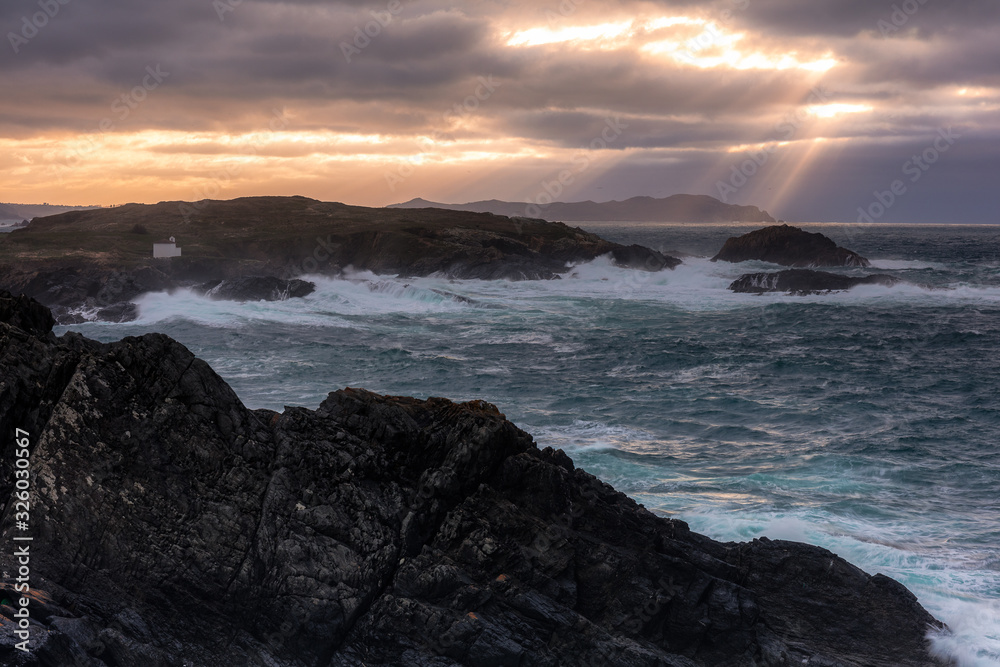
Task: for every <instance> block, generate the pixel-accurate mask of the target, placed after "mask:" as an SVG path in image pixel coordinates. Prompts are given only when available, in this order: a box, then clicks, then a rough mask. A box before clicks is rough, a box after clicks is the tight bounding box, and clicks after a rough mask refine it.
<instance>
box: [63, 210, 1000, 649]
mask: <svg viewBox="0 0 1000 667" xmlns="http://www.w3.org/2000/svg"><path fill="white" fill-rule="evenodd" d="M576 224H578V225H579V226H581V227H582V228H584V229H586V230H588V231H593V232H596V233H598V234H601V235H602V236H604V237H605V238H608V239H610V240H613V241H618V242H622V243H639V244H642V245H646V246H649V247H652V248H656V249H659V250H663V251H666V252H676V253H679V254H681V255H682V256H683V260H684V263H683V264H682V265H680V266H679V267H678V268H676V269H675V270H673V271H663V272H659V273H646V272H641V271H631V270H625V269H620V268H617V267H615V266H613V265H612V264H611V262H610V261H608V260H607V259H604V258H601V259H598V260H596V261H593V262H590V263H587V264H583V265H579V266H575V267H573V268H572V269H571V270H570V271H569V272H568V273H567V274H566V275H565V276H564V277H563V278H562V279H560V280H548V281H524V282H510V281H478V280H449V279H447V278H442V277H428V278H416V279H414V278H406V279H402V278H397V277H394V276H390V275H373V274H371V273H366V272H362V271H357V272H349V273H348V274H347V275H346V276H345V277H344V278H339V279H332V278H325V277H312V278H311V279H312V280H314V281H315V283H316V284H317V290H316V292H315V293H314V294H312V295H311V296H308V297H306V298H304V299H292V300H288V301H283V302H274V303H266V302H257V303H233V302H222V301H210V300H207V299H204V298H201V297H199V296H196V295H194V294H192V293H190V292H187V291H183V290H182V291H177V292H174V293H172V294H167V293H162V294H149V295H146V296H144V297H143V298H142V299H141V301H140V303H139V306H140V317H139V319H138V320H137V321H135V322H132V323H128V324H83V325H76V326H73V327H59V328H58V329H57V333H58V332H62V331H66V330H69V329H72V330H75V331H79V332H82V333H83V334H85V335H87V336H89V337H91V338H96V339H99V340H103V341H112V340H118V339H120V338H121V337H123V336H127V335H138V334H142V333H146V332H153V331H156V332H162V333H166V334H169V335H170V336H172V337H174V338H175V339H177V340H179V341H181V342H182V343H183V344H185V345H186V346H187V347H188V348H190V349H191V350H192V351H193V352H194V353H195V354H197V355H198V356H199V357H201V358H202V359H204V360H206V361H207V362H209V363H210V364H211V365H212V366H213V367H214V368H215V370H216V371H217V372H218V373H219V374H220V375H221V376H222V377H223V378H225V379H226V380H227V381H228V382H229V383H230V384H231V385H232V387H233V388H234V389H235V390H236V392H237V394H239V396H240V397H241V398H242V400H243V401H244V402H245V403H246V404H247V405H248V406H250V407H252V408H270V409H273V410H279V411H280V410H282V409H283V407H284V406H305V407H309V408H315V407H317V406H318V405H319V403H320V402H321V401H322V400H323V399H324V398H325V397H326V395H327V393H328V392H330V391H334V390H337V389H340V388H343V387H363V388H366V389H370V390H372V391H376V392H380V393H386V394H395V395H411V396H418V397H428V396H444V397H448V398H451V399H454V400H456V401H465V400H472V399H484V400H487V401H489V402H491V403H494V404H496V405H497V406H498V407H499V408H500V410H501V411H502V412H504V413H505V414H506V415H507V417H508V418H509V419H511V420H512V421H514V422H515V423H516V424H518V425H519V426H520V427H521V428H523V429H524V430H526V431H528V432H529V433H531V434H532V435H533V436H534V438H535V441H536V442H537V443H538V445H539V446H540V447H554V448H561V449H563V450H565V451H566V453H568V454H569V455H570V456H571V457H572V458H573V460H574V461H575V463H576V465H577V466H579V467H582V468H584V469H585V470H587V471H589V472H591V473H593V474H594V475H597V476H598V477H600V478H602V479H603V480H605V481H607V482H608V483H610V484H612V485H613V486H614V487H615V488H617V489H619V490H620V491H622V492H624V493H626V494H628V495H629V496H631V497H632V498H634V499H635V500H636V501H637V502H639V503H642V504H643V505H645V506H646V507H647V508H648V509H650V510H651V511H653V512H657V513H660V514H662V515H663V516H670V517H675V518H679V519H682V520H684V521H686V522H688V523H689V524H690V526H691V528H692V529H693V530H695V531H698V532H701V533H704V534H706V535H709V536H711V537H713V538H715V539H718V540H723V541H744V540H750V539H752V538H755V537H759V536H767V537H770V538H772V539H786V540H797V541H802V542H808V543H811V544H816V545H820V546H822V547H825V548H827V549H830V550H831V551H833V552H835V553H837V554H839V555H840V556H842V557H843V558H845V559H847V560H848V561H850V562H851V563H854V564H855V565H857V566H858V567H860V568H862V569H863V570H865V571H866V572H869V573H871V574H874V573H877V572H881V573H883V574H885V575H887V576H890V577H893V578H895V579H897V580H899V581H900V582H902V583H903V584H905V585H906V586H907V587H908V588H909V589H910V590H912V591H913V592H914V593H915V594H916V595H917V597H918V598H919V600H920V602H921V603H922V604H923V605H924V607H926V608H927V609H928V610H929V611H930V612H931V613H932V614H934V615H935V616H936V617H937V618H939V619H940V620H942V621H944V622H945V623H947V625H948V626H949V628H950V630H949V631H948V632H946V633H939V634H935V635H934V636H933V637H932V641H933V647H934V650H935V651H937V652H938V653H939V654H941V655H942V656H951V657H953V658H955V659H956V660H957V661H958V663H959V664H960V665H962V666H963V667H974V666H975V667H997V666H1000V226H987V225H984V226H959V225H902V224H893V225H889V224H870V225H857V224H843V225H841V224H803V225H801V226H802V227H803V228H805V229H807V230H809V231H819V232H822V233H823V234H826V235H827V236H829V237H830V238H832V239H833V240H835V241H836V242H837V243H838V244H840V245H843V246H845V247H848V248H850V249H852V250H855V251H857V252H859V253H861V254H862V255H864V256H866V257H868V258H870V259H871V261H872V267H871V269H870V270H867V271H865V270H859V269H839V271H842V272H845V273H850V274H862V273H871V272H877V273H885V274H890V275H893V276H897V277H899V278H901V279H903V280H904V281H905V282H904V283H902V284H900V285H897V286H895V287H891V288H890V287H883V286H862V287H857V288H855V289H853V290H850V291H847V292H841V293H834V294H823V295H815V296H791V295H785V294H768V295H759V296H755V295H747V294H735V293H732V292H730V291H729V290H728V289H727V287H728V286H729V284H730V283H731V282H732V281H733V280H734V279H735V278H737V277H738V276H739V275H741V274H743V273H747V272H751V271H762V270H776V269H777V268H778V267H775V266H773V265H769V264H765V263H760V262H746V263H742V264H728V263H723V262H719V263H713V262H711V261H709V257H711V256H712V255H714V254H715V253H716V252H717V251H718V250H719V249H720V248H721V247H722V244H723V243H724V241H725V240H726V239H727V238H728V237H730V236H735V235H740V234H743V233H746V232H747V231H750V230H752V229H754V228H757V227H759V226H760V225H732V224H727V225H705V224H686V225H678V224H656V223H635V224H631V223H620V222H618V223H576Z"/></svg>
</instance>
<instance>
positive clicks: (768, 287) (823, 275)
mask: <svg viewBox="0 0 1000 667" xmlns="http://www.w3.org/2000/svg"><path fill="white" fill-rule="evenodd" d="M900 282H901V281H900V280H899V278H896V277H894V276H887V275H884V274H873V275H870V276H843V275H840V274H837V273H830V272H828V271H813V270H811V269H788V270H785V271H775V272H764V273H747V274H744V275H742V276H740V277H739V278H737V279H736V280H734V281H733V283H732V284H731V285H730V286H729V289H731V290H732V291H734V292H745V293H751V294H762V293H764V292H789V293H792V294H800V295H805V294H819V293H821V292H834V291H841V290H848V289H851V288H852V287H856V286H858V285H885V286H886V287H892V286H893V285H897V284H899V283H900Z"/></svg>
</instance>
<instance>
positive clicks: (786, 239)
mask: <svg viewBox="0 0 1000 667" xmlns="http://www.w3.org/2000/svg"><path fill="white" fill-rule="evenodd" d="M754 259H756V260H760V261H763V262H772V263H774V264H781V265H782V266H794V267H815V266H860V267H866V266H868V265H869V262H868V260H867V259H865V258H864V257H862V256H861V255H859V254H857V253H856V252H852V251H850V250H847V249H846V248H841V247H840V246H838V245H837V244H836V243H834V242H833V241H832V240H831V239H829V238H827V237H826V236H823V235H822V234H818V233H812V232H806V231H803V230H801V229H799V228H798V227H789V226H788V225H774V226H772V227H765V228H764V229H758V230H757V231H754V232H750V233H749V234H744V235H743V236H734V237H732V238H730V239H729V240H727V241H726V243H725V245H723V246H722V250H720V251H719V254H718V255H716V256H715V257H713V258H712V261H713V262H716V261H719V260H722V261H724V262H746V261H748V260H754Z"/></svg>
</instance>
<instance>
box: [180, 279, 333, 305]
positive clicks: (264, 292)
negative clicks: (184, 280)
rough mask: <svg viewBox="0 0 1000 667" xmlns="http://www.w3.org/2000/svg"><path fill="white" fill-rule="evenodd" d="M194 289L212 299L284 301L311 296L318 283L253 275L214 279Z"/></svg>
mask: <svg viewBox="0 0 1000 667" xmlns="http://www.w3.org/2000/svg"><path fill="white" fill-rule="evenodd" d="M194 289H195V291H196V292H198V293H200V294H204V295H205V296H207V297H209V298H211V299H220V300H224V301H284V300H285V299H296V298H301V297H304V296H309V295H310V294H312V293H313V292H315V291H316V284H315V283H311V282H307V281H305V280H298V279H292V280H284V279H282V278H275V277H274V276H251V277H247V278H230V279H228V280H213V281H210V282H207V283H203V284H201V285H198V286H197V287H195V288H194Z"/></svg>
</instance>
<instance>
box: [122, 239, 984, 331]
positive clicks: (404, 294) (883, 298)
mask: <svg viewBox="0 0 1000 667" xmlns="http://www.w3.org/2000/svg"><path fill="white" fill-rule="evenodd" d="M883 264H884V265H885V270H890V269H896V270H898V271H899V272H901V273H903V274H905V273H907V272H909V271H913V270H915V269H919V268H926V267H930V266H933V265H932V264H930V263H926V262H923V263H921V262H911V261H904V260H878V261H876V266H882V265H883ZM775 269H776V267H775V266H774V265H770V264H766V263H763V262H744V263H741V264H729V263H724V262H719V263H713V262H711V261H709V260H707V259H705V258H697V257H690V258H687V259H686V260H685V262H684V264H681V265H680V266H678V267H677V268H676V269H674V270H672V271H661V272H656V273H652V272H645V271H636V270H632V269H624V268H620V267H617V266H615V265H614V264H613V262H612V260H611V258H610V257H607V256H605V257H599V258H597V259H595V260H593V261H591V262H588V263H585V264H580V265H577V266H574V267H571V268H570V269H569V270H568V271H567V273H566V274H565V276H564V277H563V278H561V279H558V280H543V281H520V282H511V281H505V280H497V281H483V280H450V279H447V278H442V277H427V278H413V279H405V280H404V279H400V278H397V277H392V276H384V275H383V276H380V275H376V274H373V273H371V272H367V271H355V272H352V273H349V274H347V275H346V276H345V277H343V278H330V277H325V276H304V278H305V279H307V280H311V281H312V282H314V283H316V285H317V289H316V291H315V292H314V293H313V294H311V295H309V296H307V297H304V298H301V299H290V300H285V301H271V302H266V301H256V302H254V301H250V302H232V301H216V300H213V299H210V298H206V297H205V296H201V295H198V294H195V293H193V292H192V291H191V290H185V289H181V290H175V291H173V292H169V293H168V292H158V293H150V294H146V295H143V296H142V297H141V298H140V299H139V300H138V302H137V305H138V306H139V320H138V323H139V324H154V323H158V322H164V321H169V320H187V321H190V322H194V323H197V324H200V325H204V326H209V327H222V328H238V327H241V326H246V325H248V324H251V323H254V322H294V323H297V324H302V325H306V326H324V327H362V328H363V327H364V326H365V325H364V322H363V321H362V320H363V319H364V318H366V317H372V316H381V315H392V314H400V315H414V316H416V315H434V314H448V313H461V312H466V311H468V310H469V309H482V310H493V309H511V308H513V309H523V308H535V307H539V306H542V307H547V308H551V309H553V310H560V309H564V308H565V307H567V305H570V306H572V307H574V308H575V307H576V305H575V303H576V302H577V301H579V300H587V301H602V302H609V301H640V302H642V301H651V302H657V303H662V304H668V305H671V306H674V307H676V308H679V309H681V310H684V311H688V312H705V311H727V310H732V309H742V308H746V307H760V306H765V305H768V304H771V303H796V304H800V303H822V304H830V305H834V304H836V305H856V304H860V305H864V304H866V303H879V304H891V303H895V302H899V303H903V302H905V303H909V304H914V305H916V304H923V305H929V306H937V305H944V304H956V302H957V303H959V304H963V303H968V304H987V305H995V304H1000V286H988V285H986V286H984V285H980V284H970V283H968V282H958V283H954V282H953V283H945V284H941V285H936V286H929V285H918V284H915V283H909V282H903V283H900V284H898V285H895V286H892V287H887V286H881V285H862V286H858V287H855V288H854V289H852V290H849V291H846V292H835V293H831V294H818V295H809V296H793V295H788V294H783V293H768V294H763V295H747V294H736V293H733V292H730V291H729V289H728V287H729V284H730V283H731V282H732V281H733V280H735V279H736V278H738V277H739V276H740V275H742V274H744V273H748V272H757V271H769V270H775ZM561 300H562V301H567V300H571V301H573V302H574V304H568V301H567V303H560V301H561ZM546 303H547V306H546Z"/></svg>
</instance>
